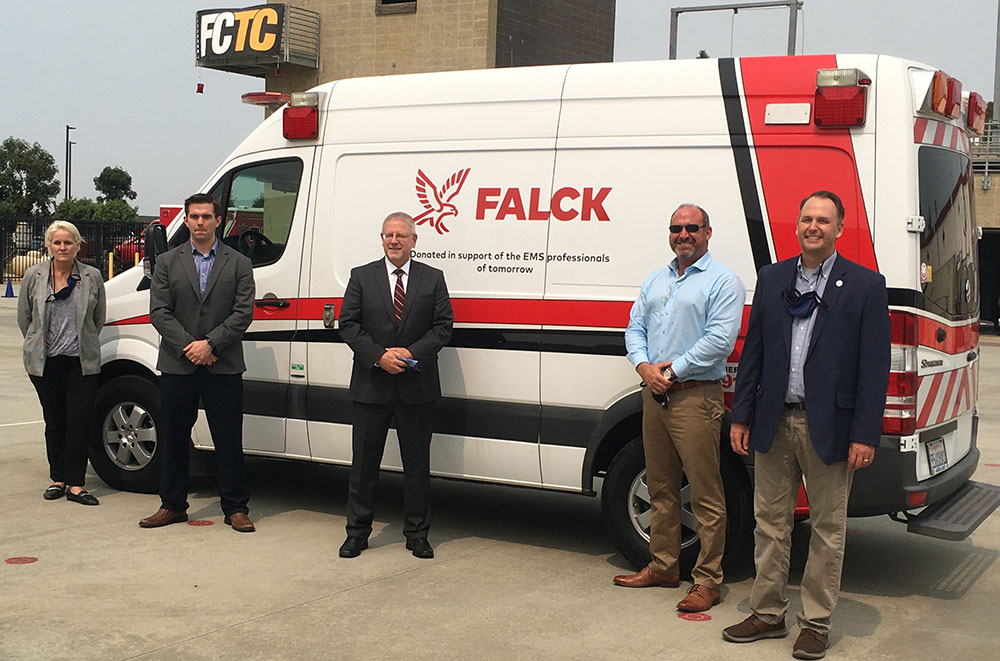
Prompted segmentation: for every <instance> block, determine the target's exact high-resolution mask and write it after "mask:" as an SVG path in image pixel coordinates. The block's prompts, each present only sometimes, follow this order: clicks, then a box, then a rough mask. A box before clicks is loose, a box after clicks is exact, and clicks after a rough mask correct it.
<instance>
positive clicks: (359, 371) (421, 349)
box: [340, 258, 454, 404]
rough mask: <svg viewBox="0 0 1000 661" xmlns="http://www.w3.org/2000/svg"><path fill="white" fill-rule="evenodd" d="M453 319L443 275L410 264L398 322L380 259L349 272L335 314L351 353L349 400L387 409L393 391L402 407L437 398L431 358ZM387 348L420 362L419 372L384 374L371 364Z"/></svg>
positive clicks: (434, 364) (438, 385)
mask: <svg viewBox="0 0 1000 661" xmlns="http://www.w3.org/2000/svg"><path fill="white" fill-rule="evenodd" d="M453 322H454V315H453V313H452V309H451V299H450V298H449V297H448V287H447V285H445V282H444V273H442V272H441V271H440V270H438V269H436V268H434V267H432V266H428V265H427V264H421V263H419V262H411V264H410V275H409V280H408V282H407V287H406V303H405V304H404V305H403V317H402V319H401V320H400V324H399V327H398V328H397V327H396V314H395V311H394V310H393V306H392V297H391V296H390V294H389V274H388V272H387V270H386V266H385V259H384V258H383V259H379V260H376V261H374V262H371V263H370V264H365V265H364V266H358V267H356V268H354V269H352V270H351V279H350V281H349V282H348V283H347V290H346V291H345V292H344V302H343V305H342V306H341V309H340V336H341V337H342V338H343V340H344V341H345V342H346V343H347V345H348V346H350V347H351V350H352V351H353V352H354V370H353V371H352V372H351V399H353V400H354V401H356V402H364V403H366V404H388V403H389V402H390V401H391V400H392V396H393V392H394V391H395V390H397V389H398V392H399V397H400V399H401V400H402V401H403V403H404V404H426V403H429V402H433V401H434V400H436V399H438V398H439V397H441V380H440V378H439V377H438V365H437V355H438V352H439V351H441V348H442V347H444V345H446V344H447V343H448V341H449V340H450V339H451V330H452V324H453ZM388 347H406V348H407V349H409V350H410V353H412V354H413V357H414V358H415V359H416V360H418V361H420V367H421V369H420V371H419V372H417V371H414V370H406V371H405V372H403V373H402V374H397V375H393V374H389V373H388V372H386V371H385V370H383V369H382V368H381V367H379V366H378V365H377V364H376V363H377V362H378V359H379V358H380V357H381V356H382V354H383V353H385V350H386V348H388Z"/></svg>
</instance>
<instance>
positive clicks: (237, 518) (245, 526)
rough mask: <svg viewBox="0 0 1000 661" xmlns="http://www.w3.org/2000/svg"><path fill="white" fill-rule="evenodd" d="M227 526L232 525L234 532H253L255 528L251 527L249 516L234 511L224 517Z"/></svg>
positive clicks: (251, 522)
mask: <svg viewBox="0 0 1000 661" xmlns="http://www.w3.org/2000/svg"><path fill="white" fill-rule="evenodd" d="M225 521H226V525H227V526H232V527H233V530H235V531H236V532H253V531H254V530H256V528H254V527H253V521H251V520H250V517H249V516H247V515H246V514H244V513H243V512H234V513H233V514H230V515H228V516H227V517H226V519H225Z"/></svg>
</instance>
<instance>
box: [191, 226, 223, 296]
mask: <svg viewBox="0 0 1000 661" xmlns="http://www.w3.org/2000/svg"><path fill="white" fill-rule="evenodd" d="M218 248H219V239H218V238H216V239H215V243H213V244H212V248H211V249H210V250H209V251H208V254H207V255H202V254H201V253H200V252H198V249H197V248H195V247H194V244H193V243H192V244H191V256H192V257H194V268H195V270H196V271H198V285H199V286H200V287H201V298H202V300H204V299H205V289H207V288H208V276H209V274H211V273H212V267H213V266H215V253H216V251H217V250H218Z"/></svg>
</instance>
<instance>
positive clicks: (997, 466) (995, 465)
mask: <svg viewBox="0 0 1000 661" xmlns="http://www.w3.org/2000/svg"><path fill="white" fill-rule="evenodd" d="M984 465H985V466H989V467H990V468H1000V464H984Z"/></svg>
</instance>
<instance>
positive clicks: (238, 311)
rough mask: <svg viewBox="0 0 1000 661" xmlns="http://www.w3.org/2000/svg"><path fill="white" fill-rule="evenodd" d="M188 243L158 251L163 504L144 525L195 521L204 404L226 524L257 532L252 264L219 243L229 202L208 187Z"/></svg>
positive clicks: (191, 205)
mask: <svg viewBox="0 0 1000 661" xmlns="http://www.w3.org/2000/svg"><path fill="white" fill-rule="evenodd" d="M184 214H185V216H184V224H185V225H186V226H187V229H188V231H189V233H190V238H191V240H190V241H185V242H184V243H183V244H182V245H180V246H178V247H177V248H175V249H173V250H171V251H169V252H166V253H164V254H162V255H160V256H159V258H158V259H157V260H156V268H155V270H154V272H153V281H152V284H151V285H150V288H149V320H150V322H152V324H153V327H155V328H156V330H157V332H159V333H160V336H161V339H160V353H159V356H158V358H157V361H156V368H157V369H158V370H160V373H161V374H160V413H161V416H162V421H163V424H162V435H161V437H160V438H161V446H160V447H161V448H162V452H163V466H162V469H161V473H160V502H161V504H160V509H159V510H158V511H157V512H156V513H155V514H153V515H152V516H150V517H147V518H145V519H143V520H142V521H140V522H139V525H140V526H142V527H143V528H159V527H160V526H165V525H168V524H171V523H176V522H178V521H187V520H188V516H187V508H188V503H187V493H188V449H189V447H190V446H191V428H192V427H193V426H194V423H195V420H196V419H197V418H198V399H199V398H200V399H201V401H202V402H203V403H204V406H205V415H206V416H207V417H208V426H209V429H211V431H212V442H213V444H214V445H215V460H216V464H217V466H218V482H219V498H220V500H221V502H222V512H223V514H224V515H225V521H226V525H231V526H232V527H233V529H234V530H236V531H238V532H253V531H254V525H253V522H252V521H250V518H249V516H247V515H248V513H249V510H248V509H247V502H248V501H249V500H250V485H249V481H248V479H247V472H246V466H245V465H244V463H243V376H242V375H243V372H244V371H246V365H245V364H244V362H243V342H242V340H243V333H244V332H245V331H246V329H247V327H249V326H250V322H251V321H253V301H254V282H253V266H252V265H251V263H250V260H249V259H247V258H246V257H245V256H244V255H242V254H240V253H239V252H237V251H235V250H233V249H232V248H230V247H229V246H227V245H225V244H224V243H222V242H220V241H219V239H218V237H217V235H216V232H217V230H218V227H219V225H220V224H221V223H222V207H221V205H220V204H219V203H218V202H216V201H215V200H214V199H212V197H211V196H209V195H205V194H203V193H198V194H196V195H192V196H191V197H189V198H188V199H187V200H185V201H184Z"/></svg>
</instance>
